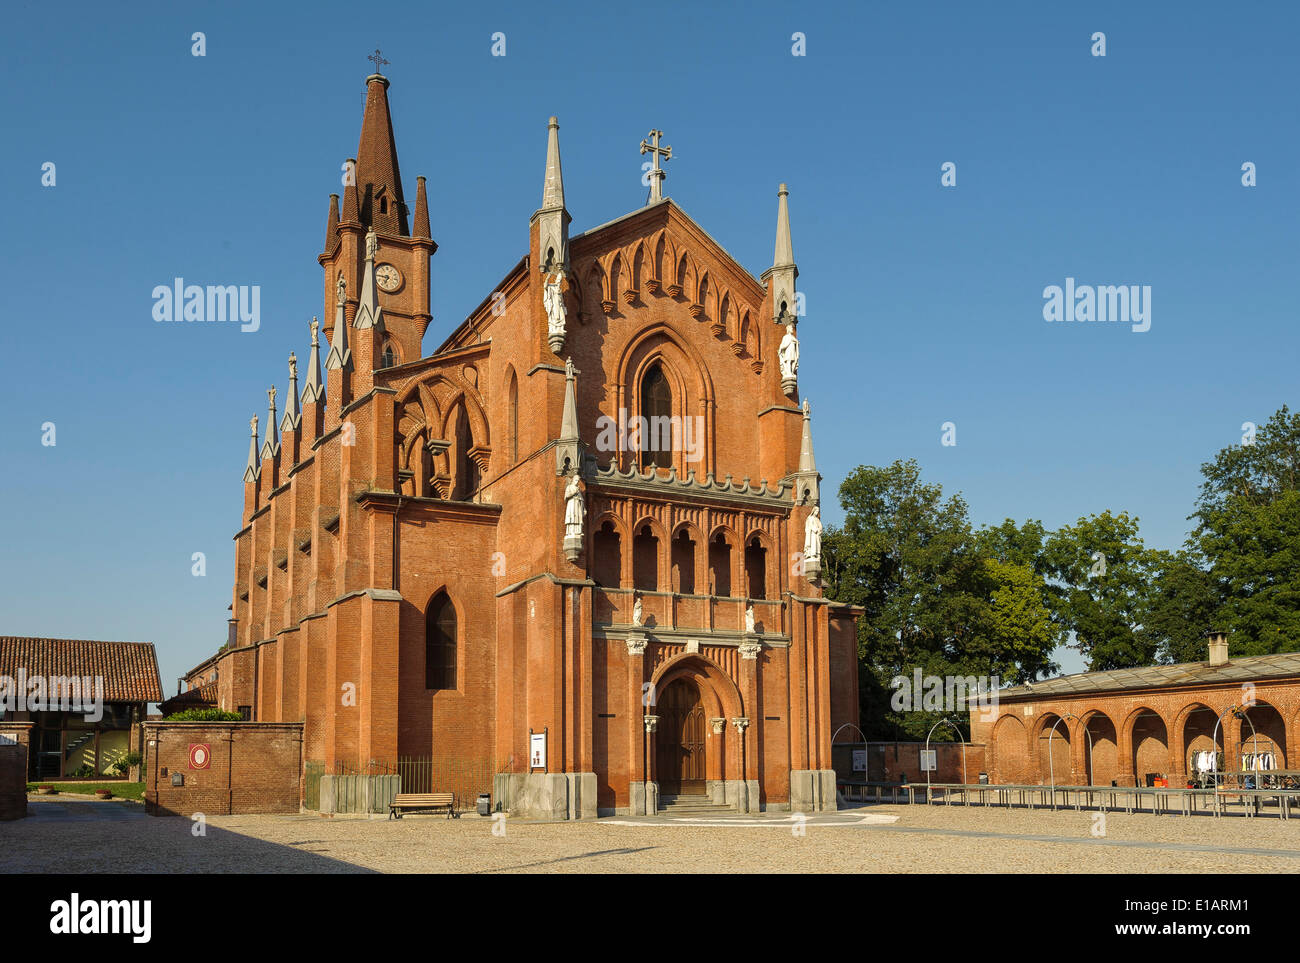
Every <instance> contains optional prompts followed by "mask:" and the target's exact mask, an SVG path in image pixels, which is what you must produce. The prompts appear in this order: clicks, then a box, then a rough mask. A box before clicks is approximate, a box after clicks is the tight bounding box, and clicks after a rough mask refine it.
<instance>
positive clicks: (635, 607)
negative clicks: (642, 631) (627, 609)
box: [632, 593, 644, 627]
mask: <svg viewBox="0 0 1300 963" xmlns="http://www.w3.org/2000/svg"><path fill="white" fill-rule="evenodd" d="M641 617H642V612H641V596H640V595H638V594H635V593H634V594H633V595H632V624H633V625H635V626H637V627H640V626H641V625H643V624H644V623H643V622H642V621H641Z"/></svg>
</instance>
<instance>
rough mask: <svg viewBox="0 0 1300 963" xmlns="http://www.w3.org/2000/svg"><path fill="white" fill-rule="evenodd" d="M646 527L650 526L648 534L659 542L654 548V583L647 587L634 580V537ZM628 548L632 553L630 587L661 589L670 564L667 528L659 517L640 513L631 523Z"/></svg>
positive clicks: (644, 589) (653, 590)
mask: <svg viewBox="0 0 1300 963" xmlns="http://www.w3.org/2000/svg"><path fill="white" fill-rule="evenodd" d="M646 527H649V528H650V534H651V535H652V536H654V538H655V539H656V540H657V541H658V543H659V545H658V548H656V549H655V584H654V585H653V586H651V587H649V588H645V587H643V586H639V585H637V584H636V582H635V566H636V557H635V556H636V539H637V537H638V536H639V535H640V534H641V529H643V528H646ZM628 550H629V551H630V552H632V554H633V558H632V564H633V570H634V576H633V579H634V580H633V582H632V587H633V588H638V589H641V590H642V591H646V592H657V591H661V589H662V586H663V584H664V582H665V580H666V578H667V577H668V574H669V567H670V565H671V564H672V557H671V554H670V546H669V543H668V533H667V530H666V529H665V528H664V526H663V523H662V522H660V521H659V519H657V518H655V517H654V516H653V515H642V516H641V517H640V518H638V519H637V520H636V522H635V523H634V524H633V525H632V537H631V540H630V541H629V542H628Z"/></svg>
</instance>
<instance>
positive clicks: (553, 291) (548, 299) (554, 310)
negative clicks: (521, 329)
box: [542, 271, 568, 354]
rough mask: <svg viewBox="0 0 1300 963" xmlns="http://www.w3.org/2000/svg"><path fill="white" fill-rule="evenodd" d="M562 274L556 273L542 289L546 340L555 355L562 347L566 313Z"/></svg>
mask: <svg viewBox="0 0 1300 963" xmlns="http://www.w3.org/2000/svg"><path fill="white" fill-rule="evenodd" d="M563 284H564V272H563V271H557V272H556V273H555V274H554V275H553V276H552V277H551V278H550V280H548V281H547V282H546V284H545V285H544V286H543V288H542V304H543V306H545V308H546V338H547V341H548V342H549V343H550V345H551V350H552V351H554V352H556V353H557V354H558V353H559V352H560V350H562V349H563V347H564V336H565V321H566V319H567V317H568V312H567V311H566V309H565V307H564V290H563Z"/></svg>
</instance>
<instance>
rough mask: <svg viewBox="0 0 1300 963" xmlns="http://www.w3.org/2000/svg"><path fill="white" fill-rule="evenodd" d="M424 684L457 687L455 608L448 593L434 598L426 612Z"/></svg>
mask: <svg viewBox="0 0 1300 963" xmlns="http://www.w3.org/2000/svg"><path fill="white" fill-rule="evenodd" d="M424 687H425V688H426V689H454V688H456V608H455V606H453V605H452V604H451V599H449V598H448V597H447V593H446V592H439V593H438V594H437V595H435V596H434V597H433V601H432V602H430V603H429V611H428V613H427V614H426V615H425V623H424Z"/></svg>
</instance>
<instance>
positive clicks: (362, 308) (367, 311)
mask: <svg viewBox="0 0 1300 963" xmlns="http://www.w3.org/2000/svg"><path fill="white" fill-rule="evenodd" d="M378 250H379V238H378V236H377V235H376V234H375V229H374V228H373V227H372V228H371V229H370V230H369V231H367V232H366V269H365V273H364V274H363V275H362V278H361V299H360V303H359V304H358V305H357V316H356V317H355V318H354V319H353V321H352V326H353V327H354V328H357V329H358V330H365V329H367V328H379V329H380V330H383V327H384V315H383V312H381V311H380V310H379V291H378V290H377V289H376V287H375V254H376V253H377V252H378Z"/></svg>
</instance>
